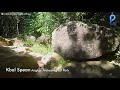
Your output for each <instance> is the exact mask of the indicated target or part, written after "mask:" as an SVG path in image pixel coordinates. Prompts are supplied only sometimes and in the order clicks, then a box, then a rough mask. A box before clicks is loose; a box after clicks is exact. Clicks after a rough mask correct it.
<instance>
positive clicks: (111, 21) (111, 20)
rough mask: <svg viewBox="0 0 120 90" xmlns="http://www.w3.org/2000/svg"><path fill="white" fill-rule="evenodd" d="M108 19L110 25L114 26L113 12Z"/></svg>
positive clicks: (114, 17)
mask: <svg viewBox="0 0 120 90" xmlns="http://www.w3.org/2000/svg"><path fill="white" fill-rule="evenodd" d="M109 19H110V25H111V26H116V16H115V15H114V14H113V12H112V13H111V15H110V17H109Z"/></svg>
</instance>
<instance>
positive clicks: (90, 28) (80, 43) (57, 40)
mask: <svg viewBox="0 0 120 90" xmlns="http://www.w3.org/2000/svg"><path fill="white" fill-rule="evenodd" d="M118 45H119V40H118V37H117V36H116V34H115V32H114V30H112V29H109V28H106V27H104V26H98V25H95V24H92V25H87V24H85V23H83V22H78V21H71V22H68V23H65V24H63V25H61V26H60V27H58V28H57V29H55V30H54V31H53V33H52V46H53V48H54V51H55V52H57V53H58V54H60V55H61V56H62V57H64V58H65V59H69V60H79V61H82V60H83V61H84V60H87V59H93V58H97V57H100V56H102V55H104V54H107V53H110V52H112V51H115V50H116V48H117V47H118Z"/></svg>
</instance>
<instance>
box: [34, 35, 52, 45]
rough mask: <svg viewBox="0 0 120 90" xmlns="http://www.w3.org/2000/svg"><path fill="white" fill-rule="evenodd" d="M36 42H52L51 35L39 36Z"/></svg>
mask: <svg viewBox="0 0 120 90" xmlns="http://www.w3.org/2000/svg"><path fill="white" fill-rule="evenodd" d="M36 42H37V43H39V44H48V43H49V42H50V37H49V36H46V35H43V36H41V37H38V38H37V40H36Z"/></svg>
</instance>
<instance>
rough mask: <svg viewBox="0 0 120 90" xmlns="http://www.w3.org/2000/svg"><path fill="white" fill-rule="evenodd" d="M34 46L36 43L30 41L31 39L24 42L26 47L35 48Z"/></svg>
mask: <svg viewBox="0 0 120 90" xmlns="http://www.w3.org/2000/svg"><path fill="white" fill-rule="evenodd" d="M33 44H34V42H33V41H32V40H30V39H29V40H26V41H24V45H25V46H28V47H31V46H33Z"/></svg>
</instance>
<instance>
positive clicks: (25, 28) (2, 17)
mask: <svg viewBox="0 0 120 90" xmlns="http://www.w3.org/2000/svg"><path fill="white" fill-rule="evenodd" d="M110 14H111V12H1V13H0V36H2V37H8V38H15V37H17V36H18V35H22V36H24V35H34V36H35V37H36V38H37V37H39V36H41V35H42V34H47V35H50V36H51V33H52V32H53V30H54V29H55V28H57V27H58V26H59V25H60V24H63V23H65V22H68V21H83V22H85V23H88V24H98V25H101V26H105V27H108V28H109V27H110V24H109V15H110ZM114 14H115V15H116V23H117V25H116V26H115V27H113V28H115V29H116V31H119V28H120V13H119V12H114Z"/></svg>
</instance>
